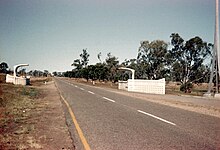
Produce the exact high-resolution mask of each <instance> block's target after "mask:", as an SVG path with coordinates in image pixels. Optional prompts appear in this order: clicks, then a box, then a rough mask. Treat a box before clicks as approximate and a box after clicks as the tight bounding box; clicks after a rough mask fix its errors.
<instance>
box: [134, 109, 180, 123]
mask: <svg viewBox="0 0 220 150" xmlns="http://www.w3.org/2000/svg"><path fill="white" fill-rule="evenodd" d="M137 111H138V112H139V113H142V114H145V115H148V116H150V117H153V118H155V119H158V120H160V121H163V122H166V123H168V124H171V125H174V126H176V124H175V123H172V122H170V121H167V120H165V119H162V118H160V117H157V116H154V115H152V114H149V113H146V112H144V111H141V110H137Z"/></svg>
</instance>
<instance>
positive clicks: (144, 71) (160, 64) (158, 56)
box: [137, 40, 168, 79]
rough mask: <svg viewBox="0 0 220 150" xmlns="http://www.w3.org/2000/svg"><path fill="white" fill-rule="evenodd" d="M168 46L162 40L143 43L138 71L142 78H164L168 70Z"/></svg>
mask: <svg viewBox="0 0 220 150" xmlns="http://www.w3.org/2000/svg"><path fill="white" fill-rule="evenodd" d="M167 47H168V44H167V43H166V42H164V41H161V40H156V41H152V42H149V41H142V42H141V46H140V47H139V50H138V57H137V63H138V69H139V75H140V76H142V77H141V78H147V79H160V78H163V77H164V75H165V74H166V72H167V71H168V69H166V55H167Z"/></svg>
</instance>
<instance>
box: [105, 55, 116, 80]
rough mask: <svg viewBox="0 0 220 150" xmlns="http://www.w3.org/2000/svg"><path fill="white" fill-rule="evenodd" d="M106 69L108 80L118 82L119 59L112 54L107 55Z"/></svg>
mask: <svg viewBox="0 0 220 150" xmlns="http://www.w3.org/2000/svg"><path fill="white" fill-rule="evenodd" d="M105 62H106V67H107V68H108V80H110V81H113V80H114V81H115V80H117V79H116V78H117V68H118V65H119V61H118V58H117V57H115V56H113V55H112V54H111V53H108V54H107V58H106V59H105Z"/></svg>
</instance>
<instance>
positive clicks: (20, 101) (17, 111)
mask: <svg viewBox="0 0 220 150" xmlns="http://www.w3.org/2000/svg"><path fill="white" fill-rule="evenodd" d="M40 95H41V92H40V91H39V90H38V89H36V88H33V87H31V86H18V85H12V84H6V83H1V84H0V149H22V147H23V148H24V149H25V147H24V146H23V145H25V144H24V143H25V142H26V141H22V139H23V138H24V136H25V135H27V134H28V133H29V132H30V131H31V130H33V129H34V126H33V125H32V124H29V123H28V119H29V118H30V117H31V110H32V109H34V108H35V103H36V100H37V98H38V97H39V96H40Z"/></svg>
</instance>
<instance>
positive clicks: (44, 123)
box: [0, 78, 74, 150]
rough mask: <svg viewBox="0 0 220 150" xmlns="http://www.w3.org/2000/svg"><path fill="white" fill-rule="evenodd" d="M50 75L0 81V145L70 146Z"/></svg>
mask: <svg viewBox="0 0 220 150" xmlns="http://www.w3.org/2000/svg"><path fill="white" fill-rule="evenodd" d="M51 80H52V78H31V85H30V86H18V85H13V84H6V83H1V84H0V149H1V150H9V149H21V150H22V149H74V145H73V143H72V139H71V137H70V135H69V132H68V127H67V125H66V122H65V116H64V112H63V109H62V103H61V101H60V95H59V93H58V91H57V89H56V87H55V85H54V83H53V82H51Z"/></svg>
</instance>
